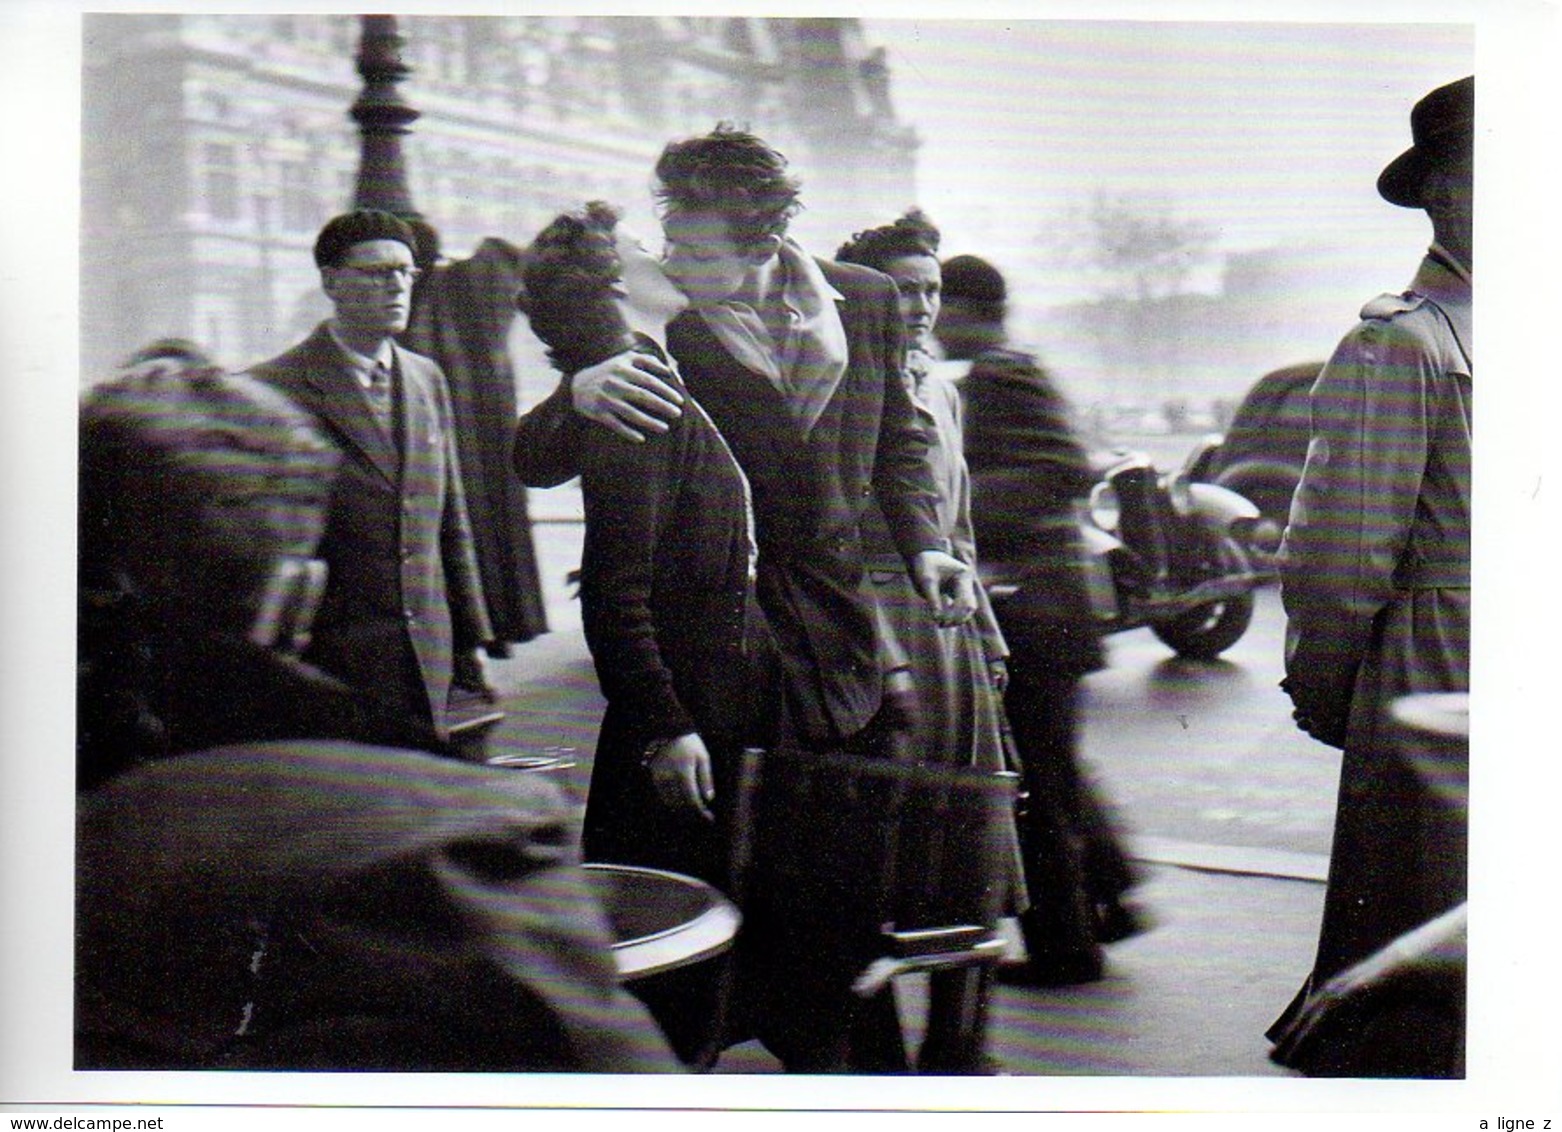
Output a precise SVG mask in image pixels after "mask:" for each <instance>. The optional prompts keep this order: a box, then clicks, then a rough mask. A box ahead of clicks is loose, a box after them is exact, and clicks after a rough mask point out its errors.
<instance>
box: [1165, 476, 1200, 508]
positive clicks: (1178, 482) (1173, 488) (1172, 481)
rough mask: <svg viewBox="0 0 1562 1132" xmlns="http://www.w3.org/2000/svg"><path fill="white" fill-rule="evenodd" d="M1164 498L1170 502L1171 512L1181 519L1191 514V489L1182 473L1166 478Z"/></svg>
mask: <svg viewBox="0 0 1562 1132" xmlns="http://www.w3.org/2000/svg"><path fill="white" fill-rule="evenodd" d="M1166 498H1167V499H1168V500H1170V501H1171V505H1172V510H1173V511H1175V512H1177V514H1179V515H1181V516H1183V517H1187V516H1188V515H1191V514H1193V488H1192V487H1191V486H1190V485H1189V483H1188V477H1187V476H1186V475H1184V474H1183V473H1182V472H1175V473H1173V474H1172V475H1170V476H1167V477H1166Z"/></svg>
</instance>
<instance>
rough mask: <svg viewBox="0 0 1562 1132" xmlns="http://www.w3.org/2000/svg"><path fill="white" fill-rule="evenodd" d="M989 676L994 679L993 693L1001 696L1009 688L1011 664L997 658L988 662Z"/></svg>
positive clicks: (999, 657)
mask: <svg viewBox="0 0 1562 1132" xmlns="http://www.w3.org/2000/svg"><path fill="white" fill-rule="evenodd" d="M987 675H988V676H989V677H990V678H991V679H992V684H993V691H995V692H997V693H998V694H999V695H1000V696H1001V695H1003V694H1004V692H1006V691H1007V690H1008V688H1009V662H1008V661H1007V660H1005V659H1004V658H1003V657H1001V656H995V657H993V658H992V659H991V660H989V661H988V662H987Z"/></svg>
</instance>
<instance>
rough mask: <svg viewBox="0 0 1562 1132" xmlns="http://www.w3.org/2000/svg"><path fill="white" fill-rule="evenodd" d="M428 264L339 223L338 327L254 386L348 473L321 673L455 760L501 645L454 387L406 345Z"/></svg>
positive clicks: (329, 270)
mask: <svg viewBox="0 0 1562 1132" xmlns="http://www.w3.org/2000/svg"><path fill="white" fill-rule="evenodd" d="M416 248H417V237H416V236H415V235H414V234H413V231H412V229H411V228H410V227H409V226H408V225H407V224H406V223H405V222H403V221H402V220H400V219H399V218H397V217H396V216H393V215H392V214H390V213H388V212H380V211H376V210H373V209H361V210H358V211H355V212H349V213H346V214H344V215H342V216H338V217H336V218H335V219H333V220H331V221H330V222H329V223H328V224H326V226H325V227H324V228H323V229H321V231H320V235H319V237H318V238H317V239H316V241H315V248H314V255H315V264H316V266H317V267H319V269H320V285H321V287H322V288H323V289H324V291H325V293H326V296H327V297H328V298H329V299H330V300H331V304H332V306H333V307H334V309H335V313H334V315H333V317H331V318H329V319H327V320H326V321H325V322H323V323H321V324H320V325H319V326H318V327H316V328H315V330H314V332H313V333H312V334H310V335H309V337H308V338H306V339H304V341H303V342H301V343H299V344H298V345H297V346H295V347H293V348H292V349H291V350H289V351H287V352H286V353H284V354H282V355H281V356H279V357H276V358H273V359H271V360H270V361H268V362H263V363H261V364H260V365H258V366H256V367H255V368H254V369H253V370H251V371H250V372H251V374H252V375H253V376H255V377H257V378H259V379H260V380H262V381H265V382H268V383H270V384H271V385H273V386H275V387H276V388H278V389H280V390H282V391H283V392H284V393H286V394H287V395H288V396H290V397H291V398H292V399H293V400H294V401H295V402H296V403H297V404H299V405H300V406H301V407H303V408H305V409H307V410H308V411H309V412H311V413H312V414H313V415H314V416H315V418H316V420H317V422H318V424H319V427H320V429H321V431H322V432H323V433H324V434H325V435H327V436H328V437H329V438H330V439H331V441H332V442H333V443H334V444H335V445H336V447H337V448H338V449H339V450H340V451H341V453H342V457H343V462H342V469H341V471H340V473H339V474H338V478H337V481H336V485H335V488H334V490H333V492H332V496H331V505H330V513H329V517H328V519H327V522H326V529H325V536H324V538H323V539H322V540H321V543H320V549H319V556H320V557H321V558H323V559H324V560H325V562H326V565H327V568H328V570H329V576H328V579H327V582H326V589H325V595H324V597H323V598H322V600H321V605H320V612H319V614H318V616H317V617H316V619H315V623H314V634H313V640H312V641H311V643H310V646H309V650H308V652H307V653H306V654H305V657H306V659H308V660H309V661H310V662H312V663H313V664H315V665H317V666H319V667H320V668H322V669H324V670H325V671H327V672H329V673H331V674H332V675H334V676H336V677H338V678H339V679H341V680H343V681H345V682H346V683H348V684H349V685H351V686H353V687H357V688H364V689H372V690H374V691H375V692H376V693H377V694H378V695H379V696H380V697H381V698H383V699H388V700H391V701H393V702H394V703H395V704H396V705H397V708H396V710H397V712H398V714H399V715H401V716H402V717H403V718H405V720H406V736H405V739H404V743H405V745H407V746H412V747H421V748H426V749H433V750H442V749H444V746H445V744H446V742H447V741H448V738H449V734H448V730H447V728H446V723H445V715H446V708H447V705H448V701H449V695H450V688H451V684H452V681H453V680H454V679H457V678H459V680H460V682H461V683H462V684H464V685H468V686H472V687H474V688H475V689H476V690H479V691H484V692H487V690H488V686H487V681H486V678H485V676H484V660H483V651H482V648H483V646H485V645H486V644H487V643H488V642H489V641H490V640H491V639H492V637H493V632H492V630H491V628H490V626H489V621H488V614H487V611H486V607H485V605H484V602H483V595H482V583H481V581H480V579H479V574H478V569H477V559H476V555H475V552H474V550H473V542H472V531H471V527H470V525H469V523H468V519H467V512H466V504H465V501H464V498H463V496H462V490H461V475H460V469H459V466H458V464H457V459H456V441H455V435H454V431H453V428H452V425H451V412H450V395H449V392H448V390H447V388H446V385H445V376H444V374H443V373H442V372H440V369H439V366H438V365H436V364H435V363H434V362H432V361H430V360H429V359H428V358H425V357H423V356H421V355H419V354H414V353H412V352H411V351H409V350H406V349H404V348H403V347H401V346H400V345H398V344H397V343H396V340H395V337H394V336H395V335H396V334H398V333H400V332H401V331H402V330H404V329H405V328H406V325H407V318H408V314H409V312H410V310H411V303H412V284H413V281H414V279H415V278H416V276H417V273H418V272H417V268H416V267H414V266H413V264H414V252H415V251H416Z"/></svg>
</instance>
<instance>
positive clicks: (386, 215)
mask: <svg viewBox="0 0 1562 1132" xmlns="http://www.w3.org/2000/svg"><path fill="white" fill-rule="evenodd" d="M369 240H399V241H401V242H402V243H403V244H406V245H407V250H408V251H409V252H411V253H412V258H413V260H414V261H416V260H417V258H418V236H417V233H416V232H414V231H413V230H412V228H411V226H409V225H408V224H407V222H406V221H405V220H403V219H401V217H399V216H397V215H396V214H395V213H393V212H382V211H381V210H380V209H377V208H360V209H355V210H354V211H352V212H344V213H343V214H342V215H340V216H335V217H332V218H331V219H330V220H328V221H326V225H325V227H324V228H322V229H320V235H319V236H317V237H316V238H315V266H316V267H339V266H341V262H342V257H343V256H345V255H346V254H347V252H348V249H349V248H351V247H353V246H354V245H355V244H362V243H365V242H366V241H369Z"/></svg>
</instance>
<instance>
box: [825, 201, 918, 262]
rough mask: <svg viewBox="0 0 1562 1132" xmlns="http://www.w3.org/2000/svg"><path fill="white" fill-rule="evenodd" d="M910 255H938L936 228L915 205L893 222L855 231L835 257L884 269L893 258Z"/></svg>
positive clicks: (840, 260)
mask: <svg viewBox="0 0 1562 1132" xmlns="http://www.w3.org/2000/svg"><path fill="white" fill-rule="evenodd" d="M912 255H925V256H931V257H933V258H934V259H937V258H938V229H937V228H936V227H935V226H934V225H933V222H932V221H930V220H929V219H928V218H927V217H926V216H924V215H923V213H922V210H921V209H918V208H913V209H911V210H910V211H908V212H907V213H906V215H904V216H902V217H901V218H900V219H899V220H897V221H895V223H893V224H885V225H884V226H882V227H880V228H869V229H868V230H867V231H866V232H858V233H857V234H856V235H854V236H853V237H852V238H851V239H849V240H847V241H846V242H845V243H844V244H842V245H841V246H840V250H839V251H837V252H836V253H835V258H836V260H837V262H840V263H860V264H861V265H862V266H864V267H871V268H874V269H875V270H878V271H883V270H884V268H885V267H886V266H887V265H888V264H890V263H891V262H893V261H894V260H897V259H904V258H905V257H906V256H912Z"/></svg>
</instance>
